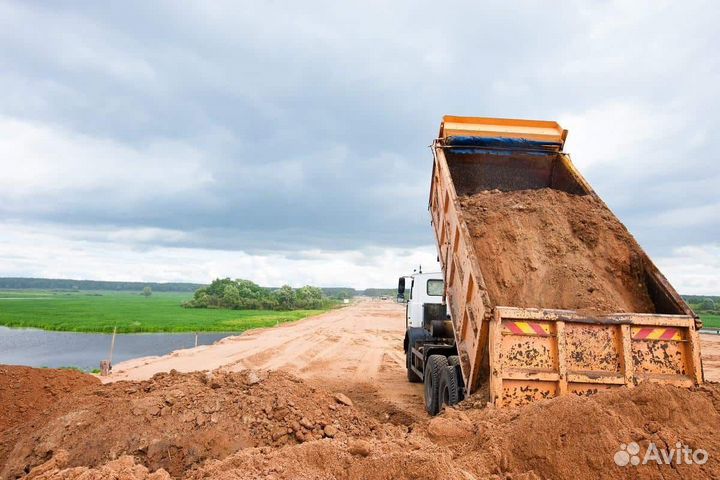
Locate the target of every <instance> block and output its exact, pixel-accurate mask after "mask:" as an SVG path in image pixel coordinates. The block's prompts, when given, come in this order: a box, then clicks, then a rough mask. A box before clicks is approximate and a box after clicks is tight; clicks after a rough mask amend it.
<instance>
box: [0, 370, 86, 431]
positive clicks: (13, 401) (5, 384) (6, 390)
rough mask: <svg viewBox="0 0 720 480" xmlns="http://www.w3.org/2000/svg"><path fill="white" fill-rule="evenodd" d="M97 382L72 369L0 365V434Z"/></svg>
mask: <svg viewBox="0 0 720 480" xmlns="http://www.w3.org/2000/svg"><path fill="white" fill-rule="evenodd" d="M97 385H100V380H98V379H97V378H95V377H93V376H90V375H86V374H84V373H81V372H77V371H74V370H55V369H49V368H30V367H16V366H12V367H10V366H6V365H0V433H1V432H2V431H4V430H7V429H9V428H12V427H15V426H16V425H19V424H22V423H25V422H27V421H28V420H30V419H32V418H33V417H35V416H37V415H40V414H42V413H43V412H44V411H45V410H46V409H47V408H48V407H49V406H51V405H53V404H54V403H55V402H56V401H57V400H58V399H59V398H61V397H63V396H65V395H67V394H69V393H71V392H74V391H76V390H79V389H83V388H86V387H91V386H97Z"/></svg>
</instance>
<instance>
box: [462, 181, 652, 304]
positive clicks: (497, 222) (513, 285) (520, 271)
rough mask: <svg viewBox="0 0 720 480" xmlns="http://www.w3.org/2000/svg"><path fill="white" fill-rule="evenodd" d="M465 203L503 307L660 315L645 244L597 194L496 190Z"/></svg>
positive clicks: (493, 294)
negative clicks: (647, 270)
mask: <svg viewBox="0 0 720 480" xmlns="http://www.w3.org/2000/svg"><path fill="white" fill-rule="evenodd" d="M460 205H461V208H462V211H463V213H464V218H465V220H466V222H467V225H468V228H469V230H470V235H471V236H472V237H473V242H474V244H475V252H476V253H477V254H478V260H479V262H480V265H481V266H482V272H483V276H484V280H485V284H486V286H487V289H488V293H489V295H490V299H491V301H493V302H494V303H495V304H496V305H507V306H517V307H539V308H561V309H571V310H587V311H599V312H635V313H654V311H655V309H654V305H653V302H652V301H651V299H650V296H649V294H648V291H647V286H646V284H645V280H644V270H643V264H642V255H641V253H640V252H641V250H640V247H639V246H638V244H637V243H636V242H635V240H634V239H633V237H632V236H631V235H630V233H628V231H627V230H626V229H625V227H623V225H622V224H621V223H620V222H619V221H618V220H617V219H616V218H615V216H614V215H613V214H612V213H611V212H610V211H609V210H608V209H607V208H606V207H605V206H604V205H603V204H602V203H600V202H598V201H597V200H596V199H595V198H593V197H592V196H590V195H585V196H580V195H571V194H568V193H565V192H562V191H559V190H552V189H547V188H546V189H540V190H520V191H514V192H501V191H499V190H492V191H485V192H481V193H478V194H476V195H472V196H466V197H461V198H460Z"/></svg>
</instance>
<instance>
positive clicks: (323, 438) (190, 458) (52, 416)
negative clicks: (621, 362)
mask: <svg viewBox="0 0 720 480" xmlns="http://www.w3.org/2000/svg"><path fill="white" fill-rule="evenodd" d="M404 329H405V324H404V306H403V305H398V304H395V303H393V302H391V301H371V300H364V301H360V302H357V303H354V304H352V305H350V306H348V307H345V308H341V309H338V310H334V311H331V312H328V313H326V314H323V315H321V316H317V317H313V318H308V319H305V320H302V321H299V322H295V323H291V324H285V325H281V326H279V327H275V328H269V329H263V330H255V331H251V332H247V333H245V334H243V335H240V336H236V337H229V338H226V339H224V340H222V341H221V342H219V343H217V344H215V345H212V346H204V347H198V348H194V349H188V350H181V351H177V352H173V353H172V354H170V355H167V356H163V357H152V358H150V357H149V358H142V359H136V360H132V361H128V362H124V363H122V364H119V365H116V366H115V367H114V369H113V374H112V375H111V376H110V377H106V378H103V379H102V381H103V382H104V383H101V382H100V381H99V380H98V379H96V378H94V377H91V376H89V375H83V374H79V373H77V372H68V371H59V370H47V369H30V368H25V367H4V366H0V414H1V415H0V478H19V477H23V476H28V477H29V478H43V479H44V478H57V479H61V478H62V479H69V478H123V479H133V478H138V479H140V478H170V477H172V478H192V479H196V478H197V479H199V478H234V479H235V478H238V479H239V478H276V479H282V478H287V479H290V478H293V479H296V478H317V479H326V478H327V479H330V478H347V479H352V478H370V479H375V478H377V479H381V478H382V479H389V478H393V479H394V478H408V479H410V478H420V479H445V478H448V479H449V478H455V479H457V478H460V479H481V478H494V479H506V478H513V479H538V478H666V479H670V478H678V479H679V478H720V437H718V435H717V431H718V429H719V428H720V386H718V384H716V383H713V382H717V381H720V336H715V335H702V336H701V337H702V341H703V345H702V347H703V360H704V368H705V377H706V379H707V380H708V381H709V382H708V383H707V384H706V385H703V386H701V387H697V388H693V389H681V388H676V387H671V386H663V385H657V384H652V385H651V384H642V385H640V386H639V387H636V388H633V389H626V388H620V389H616V390H614V391H610V392H604V393H599V394H597V395H595V396H592V397H589V398H580V397H575V396H567V397H562V398H556V399H552V400H547V401H542V402H538V403H535V404H533V405H529V406H525V407H520V408H515V409H495V408H492V407H487V406H486V405H485V404H484V402H482V401H481V400H478V399H477V398H472V397H471V398H470V399H469V400H467V401H465V402H464V403H463V404H461V405H460V406H459V407H457V408H453V409H446V411H444V412H443V413H442V414H441V415H440V416H438V417H435V418H433V419H431V418H430V417H428V416H427V415H426V414H425V412H424V409H423V397H422V385H418V384H411V383H408V382H407V380H406V372H405V357H404V353H403V349H402V339H403V334H404ZM630 442H637V443H638V444H639V445H640V446H641V448H642V449H643V451H645V450H646V449H647V448H648V446H649V445H650V444H651V443H652V444H655V445H657V446H658V447H659V448H667V447H672V446H674V445H676V444H677V443H678V442H680V443H681V444H683V445H688V446H689V447H690V448H693V449H703V450H705V451H707V452H708V454H709V458H708V460H707V462H706V463H704V464H703V465H697V464H693V465H688V464H677V462H676V464H673V465H658V464H656V463H651V464H649V465H639V466H633V465H629V466H618V465H617V464H616V462H615V460H614V459H615V454H616V453H617V452H618V451H619V450H621V449H622V447H623V446H626V445H627V444H628V443H630Z"/></svg>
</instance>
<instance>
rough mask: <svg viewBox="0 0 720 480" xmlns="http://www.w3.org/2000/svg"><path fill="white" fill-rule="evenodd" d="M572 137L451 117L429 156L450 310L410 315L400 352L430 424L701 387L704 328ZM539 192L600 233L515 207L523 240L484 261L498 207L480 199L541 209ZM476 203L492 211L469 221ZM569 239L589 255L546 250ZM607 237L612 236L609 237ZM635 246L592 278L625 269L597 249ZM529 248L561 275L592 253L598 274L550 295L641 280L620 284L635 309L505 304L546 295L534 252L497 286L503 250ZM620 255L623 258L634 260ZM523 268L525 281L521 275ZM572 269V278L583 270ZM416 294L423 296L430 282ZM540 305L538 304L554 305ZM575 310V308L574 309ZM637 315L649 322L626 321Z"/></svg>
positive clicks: (561, 284)
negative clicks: (508, 199)
mask: <svg viewBox="0 0 720 480" xmlns="http://www.w3.org/2000/svg"><path fill="white" fill-rule="evenodd" d="M567 133H568V132H567V130H564V129H563V128H561V127H560V125H558V123H556V122H552V121H535V120H514V119H497V118H479V117H458V116H445V117H444V118H443V121H442V123H441V125H440V132H439V135H438V138H436V139H435V140H434V141H433V144H432V147H431V148H432V152H433V156H434V162H433V169H432V177H431V186H430V196H429V207H428V208H429V211H430V216H431V224H432V228H433V230H434V233H435V239H436V246H437V252H438V261H439V262H440V265H441V267H442V276H441V278H442V280H443V296H442V298H441V301H440V302H435V301H433V302H429V303H428V304H427V305H425V306H424V308H421V309H420V310H418V311H417V312H419V313H415V314H414V315H415V318H413V321H412V322H408V328H407V331H406V335H405V342H404V346H405V352H406V355H407V357H406V360H407V370H408V379H409V380H410V381H414V382H423V383H424V387H425V388H424V392H425V406H426V409H427V411H428V413H430V414H433V415H434V414H436V413H438V411H439V410H440V409H441V408H442V406H443V405H452V404H455V403H457V402H459V401H460V400H462V399H463V398H464V397H466V396H468V395H470V394H472V393H475V392H477V391H479V390H481V391H482V392H483V394H484V395H486V398H487V401H488V402H490V403H491V404H493V405H495V406H497V407H508V406H517V405H522V404H526V403H529V402H533V401H537V400H540V399H548V398H553V397H556V396H560V395H566V394H576V395H590V394H593V393H595V392H598V391H600V390H603V389H609V388H617V387H623V386H624V387H629V388H632V387H634V386H636V385H637V384H638V383H639V382H643V381H650V382H659V383H666V384H671V385H677V386H684V387H690V386H693V385H697V384H700V383H702V382H703V372H702V363H701V357H700V341H699V336H698V330H699V328H700V327H701V323H700V320H699V318H698V317H697V315H695V313H694V312H693V311H692V310H691V309H690V307H689V306H688V305H687V304H686V303H685V301H684V300H683V299H682V298H681V297H680V295H678V293H677V292H676V291H675V289H673V287H672V286H671V285H670V283H669V282H668V281H667V279H666V278H665V277H664V276H663V275H662V273H661V272H660V271H659V270H658V269H657V267H656V266H655V265H654V264H653V262H652V260H651V259H650V258H649V257H648V255H647V254H646V253H645V252H644V250H642V248H641V247H640V246H639V245H636V244H635V243H634V239H632V237H631V236H630V234H629V233H627V230H626V229H625V227H624V226H623V225H622V223H621V222H620V220H619V219H618V218H617V217H616V216H615V215H614V214H613V213H612V212H611V211H610V210H609V208H608V207H607V205H606V204H605V203H604V202H603V201H602V200H601V199H600V198H599V197H598V195H597V194H596V193H595V192H594V191H593V189H592V188H591V187H590V184H589V183H588V182H587V181H586V180H585V179H584V178H583V177H582V175H581V174H580V173H579V172H578V170H577V169H576V168H575V166H574V165H573V163H572V161H571V159H570V156H569V155H568V154H567V153H565V152H564V145H565V140H566V138H567ZM538 192H543V193H544V194H548V195H555V196H556V197H557V196H558V195H559V196H560V197H558V198H560V200H564V199H567V201H573V202H583V204H587V205H590V207H591V209H592V211H593V212H599V213H597V215H598V218H599V219H600V220H601V221H602V224H593V223H592V222H591V223H590V224H589V225H585V224H584V222H585V219H584V218H582V215H581V214H580V217H581V218H573V219H566V218H559V219H557V222H554V221H553V222H549V223H552V225H549V224H548V221H547V218H544V219H543V221H542V222H535V221H533V218H534V217H533V215H546V216H547V212H546V211H544V210H542V208H543V207H537V206H534V205H532V202H530V204H529V205H528V204H527V202H525V203H524V204H523V203H520V204H518V205H510V207H509V208H510V210H507V211H508V212H514V211H516V210H517V211H518V212H520V213H521V214H522V215H523V216H522V218H521V219H519V220H517V219H514V218H510V219H509V220H508V222H507V225H509V226H510V227H509V228H514V227H517V231H510V232H504V235H505V237H502V238H501V241H498V242H496V243H494V244H489V246H488V245H486V246H484V247H482V248H488V249H490V250H491V251H485V250H482V251H480V250H478V248H479V247H478V246H477V245H478V244H477V242H478V238H479V239H480V240H482V238H483V235H486V234H489V233H493V232H489V231H488V227H487V225H484V224H483V223H482V222H483V218H490V217H491V216H492V215H493V214H494V213H495V214H496V217H497V212H493V206H492V205H493V203H491V202H488V201H485V200H484V199H493V198H501V196H502V195H506V196H507V195H513V194H515V193H518V194H519V193H522V194H523V195H525V194H526V193H527V195H528V196H527V197H523V198H530V199H532V198H534V197H532V195H533V194H538ZM493 195H495V197H493ZM473 196H479V197H478V198H479V200H480V201H485V203H483V204H482V205H481V206H480V207H477V208H475V209H470V207H468V205H470V203H469V201H468V199H472V198H474V197H473ZM553 198H555V197H553ZM552 205H553V208H555V207H556V205H555V204H552ZM557 208H558V210H557V211H558V212H560V213H555V214H557V215H559V216H560V217H563V216H570V215H571V214H572V215H574V213H573V210H572V209H565V210H562V209H560V208H559V207H557ZM512 209H516V210H512ZM575 213H577V212H575ZM502 215H503V216H504V215H506V214H505V213H503V214H502ZM478 217H482V218H479V219H478ZM518 218H520V217H518ZM501 220H502V218H501ZM571 221H572V225H570V226H568V225H567V224H568V223H569V222H571ZM543 222H544V223H543ZM516 223H517V225H515V224H516ZM576 224H579V225H580V227H578V228H579V233H578V232H577V231H576ZM507 225H506V226H507ZM604 225H610V227H604ZM563 228H565V229H570V230H568V231H570V232H571V233H572V234H573V235H576V236H578V237H579V238H580V240H582V241H583V242H585V243H586V244H587V245H585V244H578V245H580V247H578V246H575V245H574V244H573V246H571V247H568V249H567V251H566V250H565V249H564V247H563V245H562V244H559V243H557V242H556V243H552V242H550V240H547V238H548V237H551V236H552V235H558V233H557V232H558V231H559V230H562V229H563ZM583 228H584V230H583ZM602 228H611V229H612V232H610V233H608V234H607V235H606V234H604V233H603V232H602V231H601V230H602ZM483 229H484V230H483ZM598 231H600V234H598ZM625 235H626V236H627V238H629V240H627V242H628V244H629V245H630V247H632V248H631V250H632V251H630V253H628V258H629V259H630V260H628V263H631V264H632V265H629V266H623V265H622V264H619V266H618V267H617V268H616V269H615V268H611V267H608V266H606V267H605V268H604V270H602V271H593V269H594V268H595V265H602V264H603V262H605V263H607V264H608V265H610V263H608V262H616V263H617V262H619V261H620V260H618V259H615V258H604V257H614V256H615V254H614V253H612V252H611V253H607V251H605V252H604V253H603V249H602V248H601V247H603V245H602V242H603V241H606V240H608V239H610V240H612V239H615V238H621V237H622V238H625ZM528 238H530V239H533V238H536V239H539V240H537V242H540V243H538V244H539V245H541V246H543V248H551V249H554V250H553V251H555V250H557V252H556V253H557V255H558V257H557V260H554V261H553V262H557V263H558V264H559V267H567V265H565V264H564V262H568V263H570V262H571V261H572V259H578V258H580V259H584V257H583V255H586V256H588V257H592V258H588V259H587V262H586V263H587V265H589V267H588V266H583V267H582V268H580V267H578V269H577V270H578V272H579V273H578V278H577V279H575V278H570V277H568V278H567V279H564V278H562V276H560V278H554V279H553V281H555V282H557V284H556V285H555V286H553V285H549V287H548V288H549V289H550V290H549V291H551V293H555V292H558V293H562V292H563V289H569V287H570V286H574V284H573V285H570V283H569V282H586V281H587V282H590V281H592V280H598V281H599V280H602V281H607V282H611V283H612V282H614V281H616V280H615V279H616V277H617V278H619V277H621V276H622V275H621V274H624V273H628V272H630V273H628V275H630V278H631V281H628V280H627V279H624V280H622V281H620V280H617V281H616V283H618V288H619V289H620V290H618V291H622V294H623V296H624V297H626V298H625V300H626V301H627V302H626V303H625V304H620V303H619V304H618V305H630V307H627V306H626V307H625V308H622V309H620V310H622V311H605V310H603V309H602V308H600V307H599V308H593V305H592V304H590V305H589V306H588V308H582V309H577V308H558V306H557V305H553V304H549V305H548V304H537V305H535V304H528V301H526V298H524V297H522V296H520V297H518V296H515V297H513V296H509V295H505V290H503V289H506V290H507V289H512V288H515V290H518V291H523V290H522V289H523V288H526V291H527V287H528V286H529V285H530V286H532V285H538V283H537V281H538V279H537V278H535V277H537V275H539V274H538V273H537V272H538V271H539V272H540V273H543V272H545V271H546V270H548V265H542V262H538V261H537V259H535V258H534V255H533V252H527V255H526V256H525V257H523V259H522V261H518V262H516V263H517V264H518V265H519V267H517V268H515V267H513V268H515V269H514V270H513V269H511V270H510V274H512V275H513V276H511V277H509V278H510V280H509V281H508V280H507V278H506V279H503V280H502V282H500V283H498V282H495V280H496V278H495V277H496V276H497V275H498V274H499V273H498V272H501V273H507V272H505V271H504V270H502V269H499V267H497V265H496V264H497V263H501V260H503V259H504V257H503V255H505V253H504V252H506V251H512V249H511V248H506V247H508V246H512V245H514V244H517V243H518V242H523V241H527V239H528ZM578 241H579V240H578ZM593 242H594V243H593ZM598 242H600V243H601V244H600V245H598ZM630 247H629V248H630ZM598 252H599V253H598ZM621 253H622V252H618V258H624V257H622V255H621ZM514 254H515V255H518V252H517V251H514ZM520 254H523V252H520ZM533 262H535V264H533ZM538 263H540V264H539V265H538ZM546 263H547V262H546ZM560 264H562V265H560ZM520 267H522V268H525V269H526V270H522V269H521V270H518V268H520ZM549 267H553V265H549ZM571 267H572V266H570V267H568V268H569V270H567V271H569V272H573V270H572V268H571ZM502 268H505V267H502ZM598 268H599V267H598ZM538 269H539V270H538ZM506 270H507V268H506ZM560 271H561V272H563V271H564V270H560ZM533 275H535V277H533ZM613 275H614V276H613ZM539 281H540V282H542V281H544V280H543V278H540V280H539ZM548 281H549V280H548ZM532 282H536V283H532ZM510 284H512V285H510ZM491 285H492V286H493V288H490V286H491ZM513 285H515V287H513ZM540 285H542V283H540ZM582 285H585V284H581V286H582ZM588 285H590V284H588ZM401 286H403V285H401ZM403 287H404V286H403ZM436 287H437V285H434V286H433V289H434V290H435V289H436ZM418 288H427V285H425V282H421V283H418ZM553 288H554V290H553ZM582 288H584V287H582ZM498 292H499V293H498ZM578 292H579V293H577V295H578V296H583V298H585V297H587V298H586V299H588V301H592V299H593V298H595V296H598V298H602V297H601V296H600V295H601V294H602V293H607V292H597V291H595V289H594V287H593V286H592V285H590V286H588V287H587V289H586V290H582V289H581V290H579V291H578ZM628 292H629V293H628ZM529 293H530V294H532V293H533V292H532V290H530V291H529ZM581 294H582V295H581ZM410 295H411V296H412V291H411V293H410ZM640 296H643V298H639V297H640ZM634 297H638V298H634ZM528 298H534V297H533V296H532V295H529V297H528ZM538 298H539V299H538V300H537V301H538V303H542V302H544V300H543V299H542V298H540V297H538ZM543 298H544V297H543ZM569 298H570V300H569V301H570V302H572V300H573V299H574V297H572V296H569ZM508 299H511V300H508ZM606 300H607V298H606ZM610 300H612V297H611V296H610ZM641 301H642V302H644V303H642V302H641ZM504 302H508V303H512V304H505V303H504ZM548 302H550V301H548ZM437 303H440V305H437ZM633 305H642V307H633ZM608 308H609V307H608ZM633 308H637V309H639V310H642V311H628V310H629V309H633Z"/></svg>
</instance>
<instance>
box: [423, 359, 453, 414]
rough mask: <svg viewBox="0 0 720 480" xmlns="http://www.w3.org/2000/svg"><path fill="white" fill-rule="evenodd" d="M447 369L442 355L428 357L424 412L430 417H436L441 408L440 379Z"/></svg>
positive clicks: (445, 360) (446, 363)
mask: <svg viewBox="0 0 720 480" xmlns="http://www.w3.org/2000/svg"><path fill="white" fill-rule="evenodd" d="M447 367H448V362H447V358H445V357H444V356H443V355H430V358H428V361H427V365H426V366H425V410H427V412H428V413H429V414H430V415H437V414H438V412H440V407H442V403H441V402H442V399H441V398H440V379H441V378H442V377H443V372H444V370H446V369H447ZM445 376H447V375H445Z"/></svg>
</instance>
